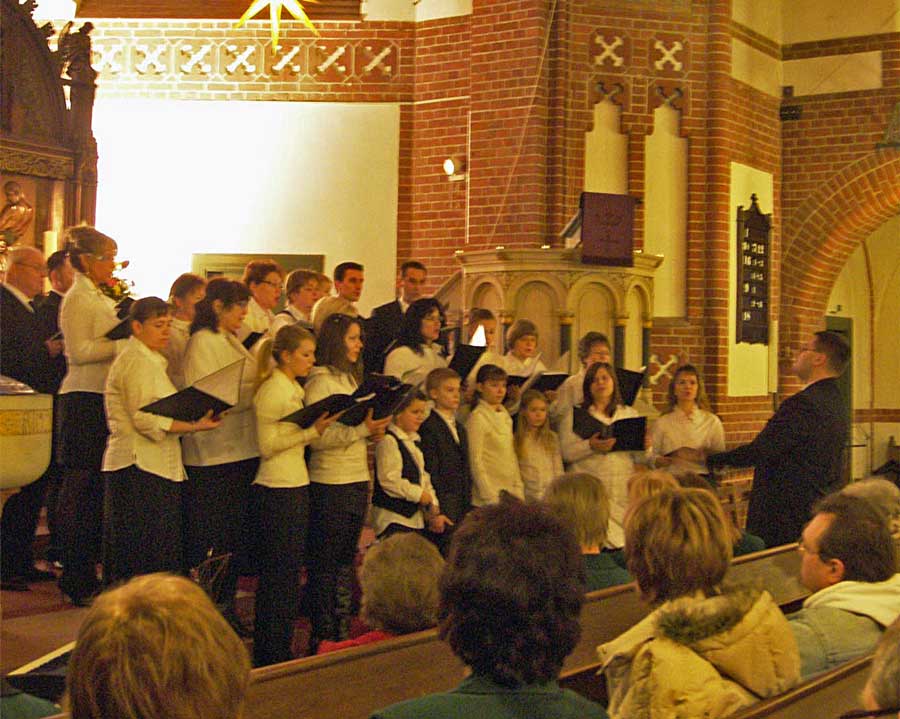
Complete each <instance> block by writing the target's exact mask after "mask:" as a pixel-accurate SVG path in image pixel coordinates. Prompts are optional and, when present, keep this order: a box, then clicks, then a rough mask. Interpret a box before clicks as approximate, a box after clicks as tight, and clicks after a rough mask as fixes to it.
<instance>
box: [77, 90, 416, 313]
mask: <svg viewBox="0 0 900 719" xmlns="http://www.w3.org/2000/svg"><path fill="white" fill-rule="evenodd" d="M399 119H400V113H399V107H398V106H397V105H391V104H363V103H355V104H339V103H290V102H239V101H229V102H227V103H226V102H199V101H197V102H191V101H174V100H172V101H167V100H146V101H140V100H102V99H98V100H97V104H96V106H95V109H94V134H95V135H96V137H97V144H98V147H99V153H100V161H99V168H98V169H99V176H100V179H99V190H98V196H97V226H98V228H99V229H101V230H103V231H104V232H107V233H108V234H110V235H111V236H112V237H114V238H115V239H116V240H117V242H118V243H119V256H120V257H122V258H128V259H130V260H131V261H132V266H131V267H129V268H128V269H127V270H126V271H125V275H126V276H127V277H129V278H131V279H133V280H134V281H135V282H136V290H137V293H138V294H140V295H148V294H156V295H160V296H165V295H166V293H167V292H168V289H169V285H170V284H171V282H172V280H173V279H174V278H175V277H176V276H177V275H178V274H180V273H181V272H185V271H189V270H190V268H191V255H192V254H193V253H208V252H216V253H251V252H272V253H290V254H306V253H311V254H324V255H325V268H324V269H325V271H326V272H329V273H330V272H331V270H332V268H333V267H334V266H335V265H336V264H337V263H339V262H342V261H345V260H355V261H359V262H362V263H363V264H364V265H365V266H366V286H365V289H364V291H363V296H362V300H361V302H360V309H361V310H362V311H363V313H364V314H367V313H368V310H369V309H370V308H371V307H373V306H376V305H378V304H380V303H382V302H386V301H388V300H390V299H391V298H392V297H393V295H394V280H395V264H396V252H397V187H398V152H399Z"/></svg>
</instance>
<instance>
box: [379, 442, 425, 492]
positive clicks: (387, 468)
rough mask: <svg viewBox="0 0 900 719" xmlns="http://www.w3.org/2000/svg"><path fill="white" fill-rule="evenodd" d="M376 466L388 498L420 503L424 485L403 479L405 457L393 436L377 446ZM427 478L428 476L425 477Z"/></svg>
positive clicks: (380, 482)
mask: <svg viewBox="0 0 900 719" xmlns="http://www.w3.org/2000/svg"><path fill="white" fill-rule="evenodd" d="M375 466H376V467H377V469H378V484H380V485H381V488H382V489H383V490H384V491H385V492H386V493H387V494H388V496H390V497H398V498H400V499H405V500H407V501H409V502H415V503H416V504H418V503H419V500H420V499H421V498H422V492H424V491H425V486H424V483H423V484H413V483H412V482H410V481H409V480H408V479H405V478H404V477H403V457H402V456H401V455H400V448H399V447H398V446H397V440H396V439H394V438H393V437H392V436H391V435H385V437H384V439H383V440H381V441H380V442H379V443H378V444H376V445H375ZM427 476H428V475H427V474H426V475H425V477H427ZM420 481H421V477H420Z"/></svg>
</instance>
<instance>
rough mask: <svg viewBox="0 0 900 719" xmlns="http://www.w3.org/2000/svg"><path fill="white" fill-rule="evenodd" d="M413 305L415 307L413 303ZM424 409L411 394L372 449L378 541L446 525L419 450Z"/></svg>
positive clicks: (419, 399) (419, 397)
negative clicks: (404, 533) (393, 535)
mask: <svg viewBox="0 0 900 719" xmlns="http://www.w3.org/2000/svg"><path fill="white" fill-rule="evenodd" d="M413 304H415V303H413ZM427 411H428V406H427V405H426V403H425V395H424V394H422V393H421V392H418V391H416V392H413V393H411V394H409V395H408V396H407V397H406V399H405V400H404V401H403V402H401V403H400V406H399V407H397V410H396V411H395V412H394V419H393V421H392V422H391V424H390V426H389V427H388V428H387V432H386V433H385V437H384V439H383V440H381V441H380V442H379V443H378V444H377V445H376V446H375V492H374V495H373V497H372V505H373V507H372V522H373V529H374V530H375V534H376V535H377V536H378V537H379V538H386V537H389V536H390V535H391V534H397V533H399V532H410V531H414V532H420V533H421V532H422V530H424V528H425V523H426V520H427V523H428V526H429V528H432V527H435V528H436V525H438V524H439V525H440V528H441V529H443V526H444V525H445V524H446V523H447V522H449V521H450V520H448V519H447V517H446V516H445V515H442V514H441V511H440V505H439V503H438V499H437V497H436V496H435V491H434V488H433V487H432V486H431V478H430V477H429V475H428V472H427V471H426V470H425V458H424V456H423V455H422V450H421V449H419V447H418V446H417V445H418V442H419V434H418V431H419V427H420V426H421V425H422V422H424V421H425V415H426V413H427Z"/></svg>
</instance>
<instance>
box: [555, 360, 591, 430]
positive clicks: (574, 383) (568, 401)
mask: <svg viewBox="0 0 900 719" xmlns="http://www.w3.org/2000/svg"><path fill="white" fill-rule="evenodd" d="M585 375H587V370H586V369H585V368H584V367H582V368H581V369H580V370H579V371H578V373H577V374H573V375H572V376H571V377H567V378H566V381H565V382H563V383H562V384H561V385H560V386H559V390H557V392H556V401H555V402H553V407H552V408H551V412H550V419H551V420H552V421H553V422H554V424H557V423H558V422H559V421H560V420H561V419H562V418H563V416H564V415H565V414H566V412H567V411H569V410H570V409H572V407H574V406H575V405H576V404H581V403H582V402H584V378H585Z"/></svg>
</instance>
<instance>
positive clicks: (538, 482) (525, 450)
mask: <svg viewBox="0 0 900 719" xmlns="http://www.w3.org/2000/svg"><path fill="white" fill-rule="evenodd" d="M553 441H554V447H553V449H552V450H550V451H548V450H547V448H546V447H544V446H543V445H542V444H539V443H538V442H536V441H535V440H534V439H533V438H532V437H530V436H528V437H526V438H525V441H524V442H523V443H522V446H521V447H520V448H519V453H518V454H519V473H520V474H521V475H522V484H523V485H524V486H525V499H526V500H529V501H538V500H540V499H543V498H544V490H545V489H547V485H549V484H550V483H551V482H552V481H553V480H554V479H556V478H557V477H559V476H560V475H561V474H562V473H563V461H562V455H561V454H560V451H559V437H557V436H556V432H554V433H553Z"/></svg>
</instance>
